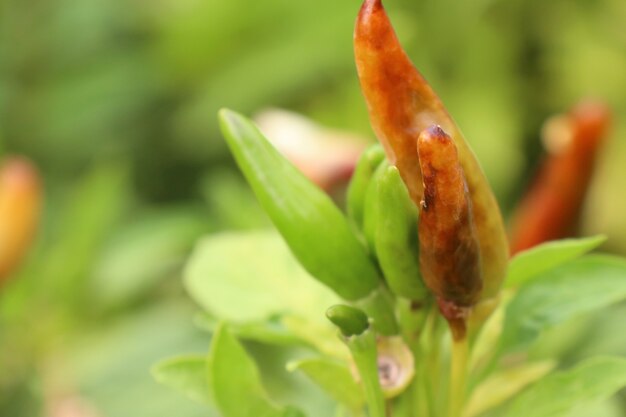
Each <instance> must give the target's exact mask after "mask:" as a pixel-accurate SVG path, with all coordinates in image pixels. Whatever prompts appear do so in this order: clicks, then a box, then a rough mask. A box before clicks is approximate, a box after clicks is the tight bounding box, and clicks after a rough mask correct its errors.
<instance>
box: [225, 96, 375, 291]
mask: <svg viewBox="0 0 626 417" xmlns="http://www.w3.org/2000/svg"><path fill="white" fill-rule="evenodd" d="M219 119H220V126H221V129H222V132H223V134H224V136H225V138H226V142H227V143H228V146H229V147H230V149H231V151H232V153H233V155H234V157H235V160H236V162H237V164H238V165H239V168H240V169H241V171H242V172H243V174H244V176H245V177H246V179H247V181H248V183H249V184H250V186H251V187H252V190H253V191H254V193H255V194H256V196H257V198H258V200H259V202H260V203H261V206H263V208H264V209H265V211H266V212H267V213H268V215H269V217H270V218H271V219H272V221H273V223H274V224H275V225H276V228H277V229H278V231H279V232H280V233H281V234H282V236H283V238H284V239H285V241H286V242H287V245H288V246H289V248H290V249H291V251H292V252H293V254H294V255H295V257H296V258H297V259H298V260H299V261H300V263H301V264H302V266H303V267H304V268H305V269H306V270H307V271H308V272H309V273H311V275H312V276H313V277H315V278H317V279H318V280H319V281H320V282H322V283H324V284H325V285H327V286H328V287H330V288H331V289H333V290H334V291H335V292H336V293H337V294H338V295H339V296H341V297H343V298H344V299H346V300H358V299H361V298H363V297H366V296H368V295H370V294H371V293H372V292H373V291H374V290H375V289H377V288H378V287H379V285H380V279H379V274H378V271H377V269H376V267H375V265H374V264H373V263H372V261H371V260H370V259H369V255H368V254H367V251H366V250H365V248H364V247H363V245H362V244H361V243H360V242H359V240H358V239H357V237H356V236H355V235H354V233H353V232H352V230H351V227H350V225H349V223H348V221H347V219H346V218H345V217H344V216H343V214H342V213H341V211H340V210H339V208H337V207H336V206H335V204H334V203H333V202H332V200H331V199H330V197H329V196H328V195H327V194H326V193H325V192H324V191H322V190H321V189H319V188H318V187H317V186H315V185H314V184H313V183H311V182H310V181H309V180H308V179H307V178H306V177H304V175H303V174H302V173H301V172H300V171H298V169H297V168H295V167H294V166H293V165H292V164H291V163H290V162H289V161H287V160H286V159H285V158H284V157H283V156H282V155H280V153H279V152H278V151H276V150H275V149H274V148H273V147H272V145H271V144H270V143H269V142H268V141H267V139H265V138H264V137H263V135H262V134H261V133H260V132H259V130H258V129H257V128H256V127H255V126H254V125H253V123H252V122H250V121H249V120H248V119H246V118H245V117H243V116H241V115H239V114H237V113H235V112H232V111H230V110H226V109H223V110H221V111H220V113H219Z"/></svg>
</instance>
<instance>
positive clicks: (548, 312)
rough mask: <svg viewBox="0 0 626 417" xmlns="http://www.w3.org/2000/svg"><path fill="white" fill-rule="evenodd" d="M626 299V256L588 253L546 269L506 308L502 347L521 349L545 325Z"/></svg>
mask: <svg viewBox="0 0 626 417" xmlns="http://www.w3.org/2000/svg"><path fill="white" fill-rule="evenodd" d="M624 299H626V260H625V259H622V258H617V257H612V256H601V255H594V256H586V257H583V258H581V259H577V260H575V261H572V262H570V263H568V264H565V265H563V266H561V267H559V268H556V269H553V270H551V271H548V272H545V273H543V274H542V275H541V277H540V278H538V279H537V280H535V282H533V283H530V284H528V285H526V286H524V287H522V288H521V289H520V290H519V293H518V294H517V295H516V296H515V298H514V299H513V300H512V301H511V303H510V304H509V306H508V308H507V310H506V318H505V322H504V333H503V336H502V345H501V347H502V349H503V351H504V352H512V351H520V350H523V349H524V348H526V347H527V346H528V345H529V344H531V343H532V342H533V341H534V340H535V339H536V338H537V337H538V336H539V335H540V334H541V332H542V331H544V330H545V329H548V328H550V327H552V326H554V325H556V324H559V323H563V322H565V321H566V320H568V319H571V318H574V317H576V316H579V315H581V314H585V313H589V312H592V311H597V310H598V309H601V308H604V307H607V306H608V305H610V304H613V303H616V302H619V301H621V300H624Z"/></svg>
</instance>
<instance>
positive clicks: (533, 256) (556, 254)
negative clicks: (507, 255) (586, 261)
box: [506, 236, 606, 287]
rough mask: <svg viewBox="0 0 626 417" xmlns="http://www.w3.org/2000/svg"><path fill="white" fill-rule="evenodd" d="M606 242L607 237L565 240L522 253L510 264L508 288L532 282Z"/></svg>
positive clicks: (507, 280)
mask: <svg viewBox="0 0 626 417" xmlns="http://www.w3.org/2000/svg"><path fill="white" fill-rule="evenodd" d="M605 240H606V236H593V237H587V238H581V239H563V240H557V241H553V242H547V243H543V244H541V245H538V246H535V247H534V248H531V249H528V250H525V251H523V252H520V253H519V254H517V255H516V256H514V257H513V258H512V259H511V262H510V263H509V269H508V275H507V278H506V286H507V287H517V286H521V285H524V284H526V283H528V282H532V281H533V280H534V279H537V278H538V277H541V274H542V273H544V272H546V271H548V270H550V269H552V268H555V267H557V266H559V265H562V264H564V263H566V262H568V261H571V260H572V259H575V258H578V257H579V256H582V255H584V254H585V253H587V252H589V251H592V250H593V249H595V248H597V247H598V246H600V245H601V244H602V243H603V242H604V241H605Z"/></svg>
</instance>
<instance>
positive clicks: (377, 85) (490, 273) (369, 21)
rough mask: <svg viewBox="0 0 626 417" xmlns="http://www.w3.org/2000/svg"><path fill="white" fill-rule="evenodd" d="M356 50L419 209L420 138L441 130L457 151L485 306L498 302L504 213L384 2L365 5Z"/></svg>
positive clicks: (385, 135)
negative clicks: (407, 49)
mask: <svg viewBox="0 0 626 417" xmlns="http://www.w3.org/2000/svg"><path fill="white" fill-rule="evenodd" d="M354 50H355V58H356V65H357V70H358V74H359V79H360V82H361V89H362V91H363V94H364V96H365V99H366V102H367V106H368V111H369V116H370V121H371V124H372V126H373V129H374V131H375V133H376V135H377V136H378V139H379V140H380V141H381V143H382V144H383V146H384V148H385V151H386V154H387V158H388V159H389V162H390V163H391V164H393V165H396V166H397V168H398V170H399V171H400V174H401V176H402V179H403V181H404V183H405V184H406V186H407V188H408V190H409V193H410V195H411V198H412V200H413V202H414V203H415V204H416V205H419V204H420V202H421V200H422V198H423V194H424V189H423V183H422V174H421V172H420V163H419V155H418V153H417V152H416V146H417V140H418V136H419V134H420V132H422V131H424V130H425V129H428V128H429V127H430V126H433V125H438V126H440V127H441V128H442V129H443V131H445V132H446V133H447V134H448V135H449V136H450V138H451V139H452V141H453V142H454V144H455V145H456V149H457V152H458V158H459V163H460V166H461V168H462V171H463V174H464V177H465V180H466V182H467V187H468V191H469V199H470V200H471V211H472V222H473V224H474V227H475V231H476V238H477V239H478V245H479V247H480V253H481V257H480V262H481V265H480V270H481V271H482V276H483V290H482V291H481V293H480V300H487V299H491V298H493V297H495V296H497V294H498V293H499V290H500V287H501V284H502V281H503V279H504V276H505V274H506V265H507V262H508V256H509V251H508V241H507V237H506V233H505V229H504V224H503V221H502V215H501V213H500V209H499V207H498V204H497V202H496V200H495V198H494V196H493V193H492V191H491V188H490V186H489V183H488V182H487V179H486V178H485V175H484V174H483V172H482V170H481V168H480V166H479V164H478V161H477V160H476V158H475V156H474V154H473V152H472V151H471V149H470V148H469V146H468V144H467V142H466V141H465V139H464V137H463V135H462V134H461V132H460V130H459V128H458V127H457V126H456V124H455V123H454V121H453V120H452V118H451V117H450V115H449V114H448V112H447V110H446V109H445V107H444V106H443V104H442V102H441V100H440V99H439V98H438V97H437V95H436V94H435V92H434V91H433V89H432V88H431V87H430V86H429V85H428V83H427V82H426V80H425V79H424V77H422V75H421V74H420V73H419V72H418V71H417V69H415V67H414V66H413V64H412V63H411V61H410V59H409V57H408V56H407V55H406V53H405V52H404V50H403V49H402V46H401V45H400V43H399V41H398V38H397V37H396V34H395V33H394V30H393V27H392V25H391V22H390V21H389V18H388V17H387V14H386V13H385V10H384V8H383V5H382V2H381V0H365V2H364V3H363V6H362V7H361V10H360V12H359V16H358V18H357V22H356V29H355V33H354ZM420 250H423V249H422V248H421V249H420Z"/></svg>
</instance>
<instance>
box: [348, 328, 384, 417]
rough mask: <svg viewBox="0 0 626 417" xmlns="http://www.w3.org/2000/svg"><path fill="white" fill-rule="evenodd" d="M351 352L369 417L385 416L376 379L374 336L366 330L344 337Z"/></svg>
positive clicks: (381, 396)
mask: <svg viewBox="0 0 626 417" xmlns="http://www.w3.org/2000/svg"><path fill="white" fill-rule="evenodd" d="M344 340H345V342H346V345H347V346H348V348H349V349H350V352H351V353H352V358H353V359H354V364H355V365H356V367H357V369H358V371H359V374H360V376H361V382H362V383H363V391H364V394H365V401H366V403H367V406H368V410H369V415H370V417H386V410H385V398H384V397H383V390H382V388H381V387H380V381H379V379H378V365H377V363H378V361H377V348H376V336H375V334H374V332H373V331H371V330H367V331H365V332H364V333H363V334H360V335H357V336H352V337H349V338H345V339H344Z"/></svg>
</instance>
